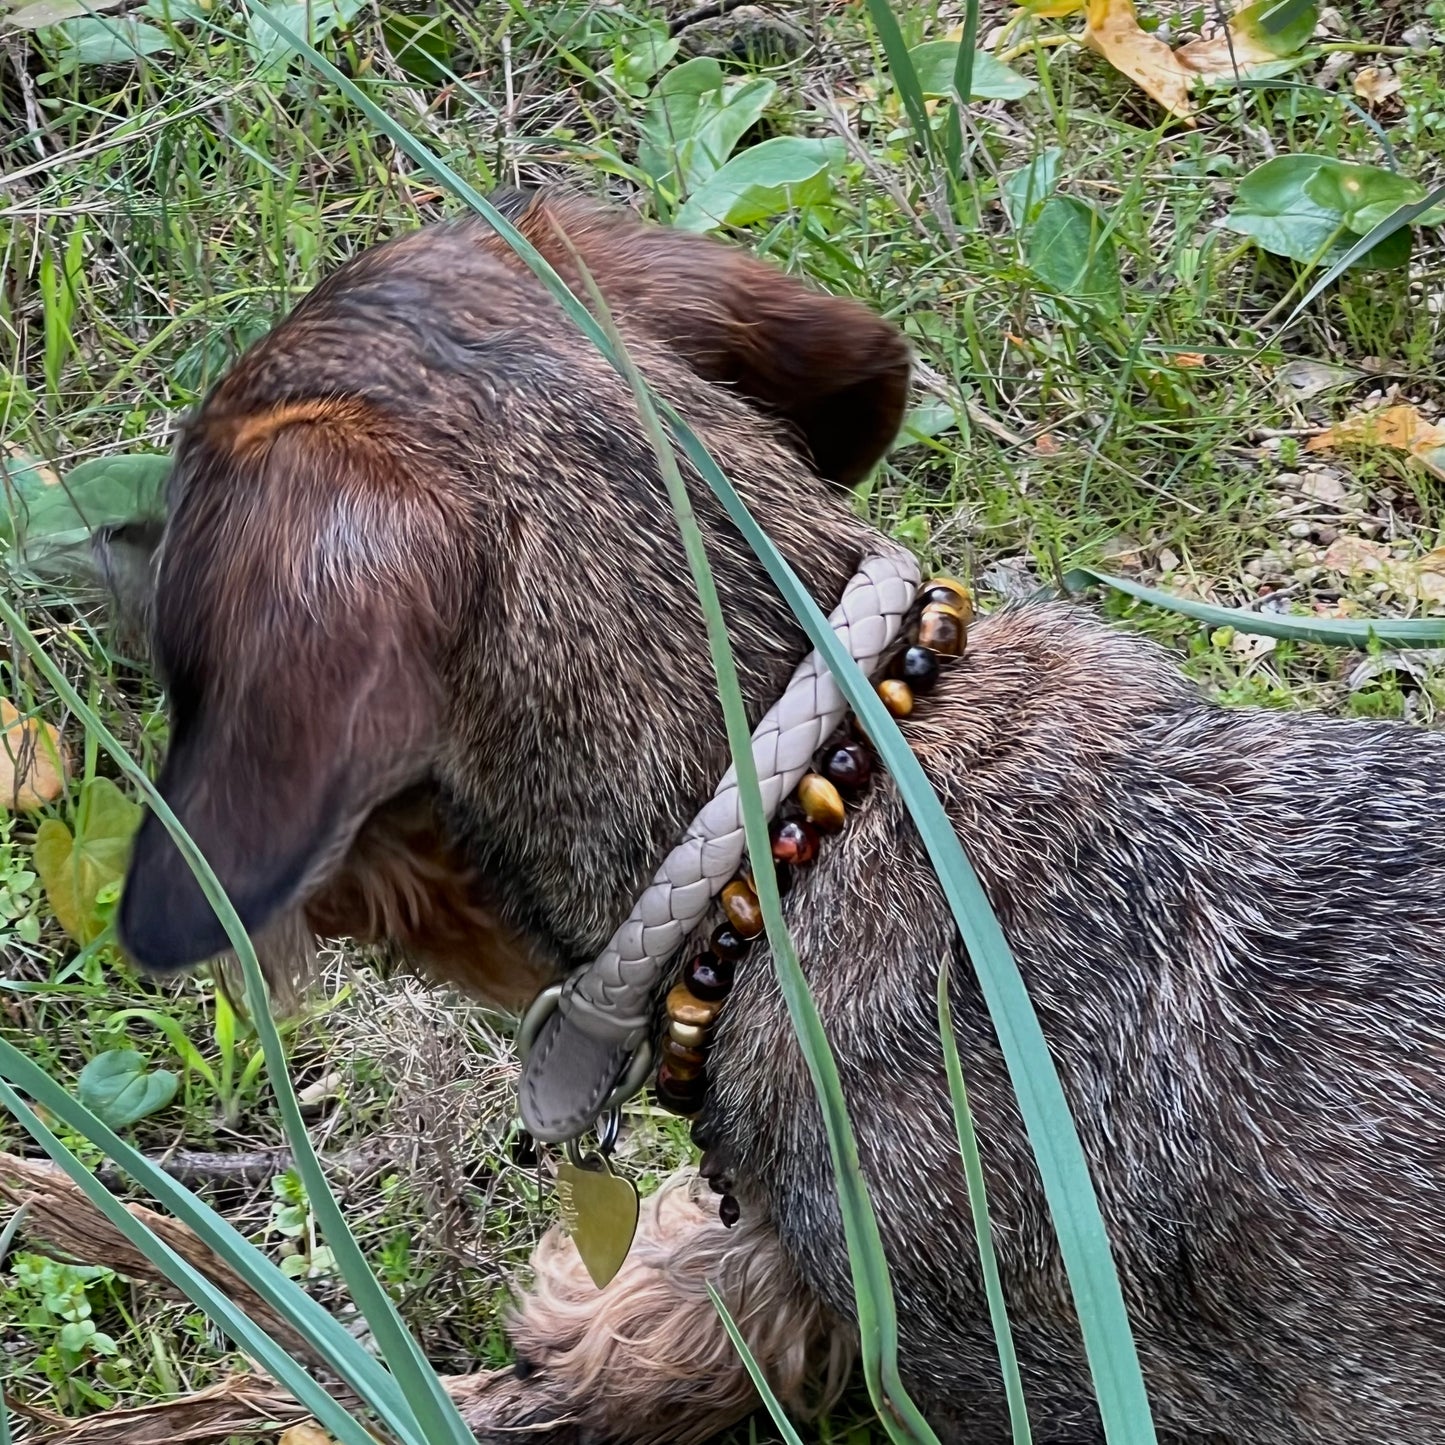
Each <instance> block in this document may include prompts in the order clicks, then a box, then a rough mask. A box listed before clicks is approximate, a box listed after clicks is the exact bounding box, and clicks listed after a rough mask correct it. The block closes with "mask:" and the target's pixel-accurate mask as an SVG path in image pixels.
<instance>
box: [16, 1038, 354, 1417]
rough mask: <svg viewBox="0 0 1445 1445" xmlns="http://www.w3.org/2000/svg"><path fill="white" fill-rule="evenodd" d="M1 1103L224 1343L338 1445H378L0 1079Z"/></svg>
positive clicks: (273, 1341) (17, 1055)
mask: <svg viewBox="0 0 1445 1445" xmlns="http://www.w3.org/2000/svg"><path fill="white" fill-rule="evenodd" d="M9 1053H15V1055H16V1057H19V1054H18V1052H17V1051H15V1050H12V1049H11V1048H10V1046H9V1045H5V1047H4V1050H3V1051H0V1057H3V1054H9ZM56 1087H57V1088H58V1087H59V1086H58V1085H57V1086H56ZM62 1092H63V1091H62ZM0 1104H4V1105H5V1107H6V1108H8V1109H9V1110H10V1112H11V1113H12V1114H13V1115H14V1116H15V1118H16V1119H17V1120H19V1122H20V1123H21V1125H23V1127H24V1128H25V1129H26V1131H27V1132H28V1133H29V1134H30V1135H31V1137H32V1138H33V1139H34V1140H35V1141H36V1142H37V1143H38V1144H39V1145H40V1147H41V1148H42V1149H44V1150H45V1152H46V1153H47V1154H48V1155H50V1157H51V1158H52V1159H53V1160H55V1162H56V1163H57V1164H59V1165H60V1167H61V1168H62V1169H63V1170H64V1171H65V1173H66V1174H67V1175H69V1176H70V1178H71V1180H72V1181H74V1183H75V1184H76V1185H78V1186H79V1187H80V1188H81V1189H83V1190H84V1191H85V1194H86V1197H87V1198H88V1199H89V1200H90V1202H91V1204H93V1205H94V1206H95V1208H96V1209H97V1210H98V1211H99V1212H100V1213H101V1214H103V1215H104V1216H105V1218H106V1219H107V1220H108V1221H109V1222H110V1223H111V1224H112V1225H113V1226H114V1227H115V1228H116V1229H118V1230H119V1231H120V1232H121V1233H122V1234H123V1235H125V1237H126V1238H127V1239H128V1240H129V1241H130V1242H131V1244H133V1245H134V1246H135V1247H136V1248H137V1249H138V1250H140V1251H141V1252H142V1253H143V1254H144V1255H145V1257H146V1258H147V1259H148V1260H150V1262H151V1263H152V1264H154V1265H155V1266H156V1268H157V1269H159V1270H160V1271H161V1272H162V1273H163V1274H164V1275H165V1276H166V1278H167V1279H169V1280H170V1281H171V1282H172V1283H173V1284H175V1285H177V1286H178V1287H179V1288H180V1289H182V1290H183V1291H184V1292H185V1295H186V1298H187V1299H190V1300H193V1301H194V1302H195V1303H196V1304H197V1305H199V1306H200V1308H201V1309H202V1310H204V1311H205V1313H206V1315H207V1317H208V1318H209V1319H211V1320H213V1321H214V1322H215V1323H216V1325H217V1326H218V1327H219V1328H220V1329H222V1330H223V1331H224V1332H225V1333H226V1335H227V1336H228V1338H230V1339H231V1340H232V1341H233V1342H234V1343H235V1344H236V1345H237V1346H238V1347H239V1348H240V1349H242V1350H244V1351H245V1352H246V1353H247V1354H249V1355H251V1356H252V1357H253V1358H254V1359H255V1360H256V1361H257V1363H258V1364H260V1366H261V1367H262V1368H263V1369H264V1370H265V1371H266V1372H267V1373H268V1374H269V1375H271V1376H272V1377H273V1378H274V1379H275V1380H276V1382H277V1383H278V1384H280V1385H282V1386H284V1387H285V1388H286V1389H287V1390H289V1391H290V1392H291V1393H292V1395H294V1396H295V1397H296V1399H297V1400H299V1401H300V1402H301V1404H302V1405H303V1406H305V1408H306V1409H307V1410H309V1411H310V1412H311V1413H312V1415H314V1416H315V1417H316V1419H317V1421H318V1422H319V1423H320V1424H321V1425H322V1426H323V1427H324V1428H325V1429H326V1430H327V1431H329V1432H330V1433H331V1435H332V1436H333V1437H334V1438H335V1439H336V1440H337V1441H339V1442H340V1445H376V1442H375V1438H374V1437H373V1436H372V1435H371V1433H370V1432H369V1431H368V1430H367V1429H366V1428H365V1427H364V1426H363V1425H362V1424H361V1423H360V1422H359V1421H357V1420H356V1419H354V1418H353V1417H352V1416H351V1415H349V1414H348V1413H347V1412H346V1411H345V1410H344V1409H343V1408H342V1407H341V1405H340V1404H339V1403H338V1402H337V1401H336V1400H334V1399H333V1398H332V1397H331V1396H330V1395H329V1394H327V1392H326V1391H325V1390H323V1389H322V1388H321V1386H320V1385H318V1384H317V1383H316V1381H315V1380H313V1379H312V1378H311V1376H310V1375H308V1374H307V1373H306V1371H305V1370H304V1369H302V1367H301V1366H300V1365H298V1364H297V1363H296V1362H295V1361H294V1360H293V1359H292V1358H291V1356H290V1355H288V1354H287V1353H286V1351H285V1350H283V1349H282V1348H281V1346H280V1345H278V1344H277V1343H276V1341H275V1340H273V1339H272V1338H271V1336H270V1335H268V1334H267V1333H266V1332H265V1331H264V1330H262V1329H261V1328H260V1327H259V1326H258V1325H256V1324H255V1323H254V1322H253V1321H251V1320H250V1319H248V1318H247V1316H246V1315H245V1314H244V1313H242V1311H241V1310H240V1309H238V1308H237V1307H236V1306H235V1305H234V1304H232V1303H231V1301H230V1300H228V1299H227V1298H226V1296H225V1295H224V1294H222V1293H221V1291H220V1290H219V1289H218V1288H217V1287H216V1286H215V1285H214V1284H212V1283H211V1281H210V1280H208V1279H207V1278H206V1277H205V1276H204V1275H203V1274H201V1273H200V1271H199V1270H197V1269H195V1268H193V1267H192V1266H191V1265H190V1264H189V1263H187V1262H186V1261H185V1260H184V1259H182V1258H181V1256H180V1255H178V1254H177V1253H176V1252H175V1251H174V1250H173V1249H171V1247H170V1246H169V1245H168V1244H166V1243H165V1242H164V1241H163V1240H162V1239H161V1238H160V1236H159V1235H157V1234H155V1233H153V1232H152V1231H151V1230H150V1229H148V1228H147V1227H146V1226H145V1225H144V1224H142V1223H141V1221H140V1220H138V1219H137V1218H136V1217H135V1216H134V1215H133V1214H131V1213H130V1211H129V1210H128V1209H126V1208H125V1206H124V1205H123V1204H121V1202H120V1201H119V1200H118V1199H116V1198H115V1196H114V1195H113V1194H111V1192H110V1191H109V1190H108V1189H106V1188H105V1186H104V1185H103V1184H101V1183H100V1182H99V1180H97V1179H96V1177H95V1176H94V1175H93V1174H92V1173H91V1172H90V1171H89V1170H88V1169H87V1168H86V1167H85V1165H84V1164H82V1163H81V1162H80V1160H79V1159H77V1158H76V1157H75V1155H74V1154H72V1153H71V1152H70V1150H69V1149H67V1148H66V1147H65V1145H64V1144H62V1143H61V1142H60V1140H59V1139H57V1138H56V1137H55V1135H54V1134H52V1133H51V1132H50V1130H49V1129H47V1128H46V1127H45V1125H44V1124H43V1123H41V1121H40V1119H39V1118H38V1117H37V1116H36V1114H35V1112H34V1111H33V1110H32V1109H31V1108H30V1107H29V1106H28V1105H27V1104H26V1103H25V1102H24V1101H23V1100H22V1099H21V1098H20V1096H19V1095H18V1094H17V1093H16V1092H15V1090H14V1089H13V1088H11V1086H10V1084H9V1083H8V1082H6V1081H4V1080H3V1079H0ZM46 1107H49V1106H48V1105H47V1106H46Z"/></svg>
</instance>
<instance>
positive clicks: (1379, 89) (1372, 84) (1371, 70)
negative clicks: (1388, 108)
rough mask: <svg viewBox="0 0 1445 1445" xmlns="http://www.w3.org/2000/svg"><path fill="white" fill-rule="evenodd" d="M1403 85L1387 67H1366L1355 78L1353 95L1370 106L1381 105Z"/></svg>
mask: <svg viewBox="0 0 1445 1445" xmlns="http://www.w3.org/2000/svg"><path fill="white" fill-rule="evenodd" d="M1403 83H1404V82H1403V81H1402V80H1401V79H1400V77H1399V76H1398V75H1396V74H1395V72H1394V71H1393V70H1391V69H1390V67H1389V66H1388V65H1383V66H1381V65H1367V66H1365V68H1364V69H1363V70H1361V71H1360V72H1359V73H1358V74H1357V75H1356V76H1355V94H1356V95H1358V96H1359V97H1360V99H1361V100H1367V101H1369V102H1370V104H1371V105H1383V104H1384V103H1385V101H1387V100H1389V98H1390V97H1391V96H1392V95H1394V94H1395V92H1396V91H1398V90H1399V89H1400V87H1401V85H1402V84H1403Z"/></svg>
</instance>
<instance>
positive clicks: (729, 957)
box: [707, 923, 748, 963]
mask: <svg viewBox="0 0 1445 1445" xmlns="http://www.w3.org/2000/svg"><path fill="white" fill-rule="evenodd" d="M707 946H708V947H709V948H710V949H711V950H712V951H713V952H714V953H715V954H717V956H718V957H719V958H721V959H725V960H726V961H727V962H728V963H740V962H741V961H742V960H743V959H744V958H746V957H747V956H748V941H747V939H746V938H744V937H743V936H742V934H741V933H739V932H738V931H737V929H736V928H734V927H733V926H732V924H731V923H723V924H720V925H719V926H718V927H717V928H715V929H713V933H712V937H711V938H709V939H708V941H707Z"/></svg>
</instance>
